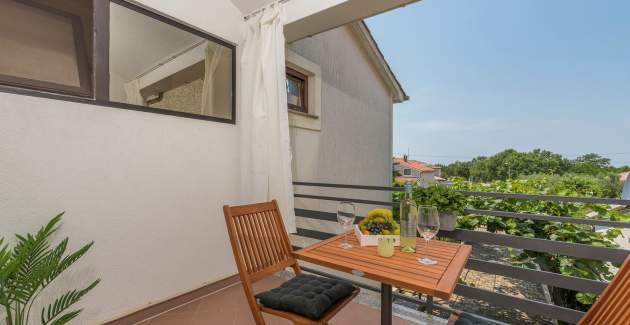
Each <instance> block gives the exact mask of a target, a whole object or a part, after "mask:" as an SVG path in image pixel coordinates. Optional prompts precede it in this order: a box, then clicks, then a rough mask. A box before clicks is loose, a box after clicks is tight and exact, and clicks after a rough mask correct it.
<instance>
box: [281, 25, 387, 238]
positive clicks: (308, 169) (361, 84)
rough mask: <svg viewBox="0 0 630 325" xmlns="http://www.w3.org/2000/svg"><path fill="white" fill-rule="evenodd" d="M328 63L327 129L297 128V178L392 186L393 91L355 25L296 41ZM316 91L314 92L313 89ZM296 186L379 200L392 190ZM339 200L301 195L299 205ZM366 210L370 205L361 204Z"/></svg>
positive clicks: (297, 48) (311, 224)
mask: <svg viewBox="0 0 630 325" xmlns="http://www.w3.org/2000/svg"><path fill="white" fill-rule="evenodd" d="M290 48H291V50H293V51H294V52H296V53H297V54H299V55H300V56H302V57H304V58H306V59H308V60H309V61H311V62H314V63H316V64H318V65H320V67H321V69H322V94H321V97H322V98H321V100H322V107H321V110H322V112H321V116H320V117H319V118H320V119H321V130H319V131H317V130H307V129H302V128H296V127H292V128H291V141H292V143H291V145H292V149H293V170H294V172H293V175H294V176H293V179H294V180H296V181H306V182H322V183H340V184H359V185H375V186H389V185H391V175H392V165H391V160H392V114H393V112H392V107H393V102H392V97H391V91H390V89H389V88H388V86H387V85H386V84H385V83H384V82H383V80H382V78H381V77H380V76H379V73H378V71H377V70H376V67H375V66H374V64H373V63H372V61H371V60H370V59H369V57H368V55H367V52H366V50H365V49H364V47H363V45H362V44H361V43H360V41H359V39H358V38H357V35H356V34H355V32H354V30H353V29H352V28H350V27H348V26H344V27H340V28H336V29H333V30H330V31H328V32H325V33H322V34H319V35H316V36H314V37H310V38H306V39H303V40H300V41H297V42H295V43H292V44H291V45H290ZM309 96H310V94H309ZM296 192H298V193H304V194H324V195H332V196H342V197H343V196H345V197H349V198H363V199H370V198H371V199H375V200H389V199H391V196H390V193H389V192H384V191H362V190H347V189H330V188H328V189H319V188H312V187H304V186H297V187H296ZM336 206H337V203H336V202H330V201H319V200H310V199H296V208H304V209H313V210H319V211H328V212H336ZM357 206H358V208H359V214H360V215H363V214H364V213H365V212H367V210H368V209H369V208H371V207H370V206H366V205H357ZM297 223H298V227H302V228H307V229H316V230H323V231H328V232H338V231H339V229H338V227H337V225H336V224H334V223H332V222H322V221H314V220H310V219H305V218H298V220H297Z"/></svg>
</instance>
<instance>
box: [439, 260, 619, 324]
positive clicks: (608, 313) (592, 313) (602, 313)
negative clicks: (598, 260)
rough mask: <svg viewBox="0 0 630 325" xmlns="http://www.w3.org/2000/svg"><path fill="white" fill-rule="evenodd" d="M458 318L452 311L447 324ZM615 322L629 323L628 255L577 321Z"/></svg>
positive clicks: (581, 322) (593, 322)
mask: <svg viewBox="0 0 630 325" xmlns="http://www.w3.org/2000/svg"><path fill="white" fill-rule="evenodd" d="M458 319H459V314H458V313H453V314H452V315H451V317H450V318H449V319H448V324H449V325H452V324H455V322H456V321H457V320H458ZM617 324H619V325H621V324H624V325H625V324H630V256H628V257H627V258H626V260H625V261H624V262H623V265H622V266H621V268H620V269H619V271H618V272H617V274H616V275H615V277H614V278H613V280H612V281H611V282H610V283H609V284H608V286H607V287H606V289H604V292H603V293H602V295H601V296H600V297H599V299H597V301H596V302H595V304H593V306H592V307H591V308H590V309H589V310H588V312H587V313H586V315H584V317H582V319H580V321H579V322H578V325H617Z"/></svg>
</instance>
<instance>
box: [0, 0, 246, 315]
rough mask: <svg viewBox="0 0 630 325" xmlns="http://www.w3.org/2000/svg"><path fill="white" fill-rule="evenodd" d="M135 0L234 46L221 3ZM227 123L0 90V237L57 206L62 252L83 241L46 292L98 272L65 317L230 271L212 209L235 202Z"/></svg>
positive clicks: (140, 300)
mask: <svg viewBox="0 0 630 325" xmlns="http://www.w3.org/2000/svg"><path fill="white" fill-rule="evenodd" d="M141 2H142V3H144V4H146V5H147V6H150V7H153V8H155V9H156V10H158V11H162V12H164V13H166V14H167V15H170V16H173V17H175V18H177V19H179V20H182V21H186V22H188V23H190V24H192V25H195V26H197V27H198V28H201V29H204V30H206V31H208V32H209V33H211V34H214V35H216V36H218V37H221V38H223V39H226V40H228V41H230V42H232V43H239V42H240V39H239V37H240V36H241V35H242V34H241V31H242V27H243V25H242V24H243V23H242V14H241V13H240V11H238V10H237V9H236V8H235V7H234V6H233V5H232V3H231V2H230V1H229V0H212V1H207V0H188V1H186V5H185V6H184V5H182V4H181V2H179V1H170V0H143V1H141ZM237 55H238V53H237ZM237 117H238V109H237ZM237 128H238V125H236V126H235V125H231V124H223V123H216V122H210V121H202V120H195V119H188V118H180V117H173V116H167V115H159V114H152V113H144V112H136V111H129V110H123V109H115V108H108V107H99V106H95V105H86V104H78V103H71V102H65V101H58V100H51V99H43V98H35V97H28V96H20V95H13V94H6V93H0V237H7V238H10V239H11V240H12V236H13V234H14V233H25V232H33V231H36V230H37V229H38V228H39V227H40V226H42V225H43V224H44V223H45V222H47V221H48V220H49V219H50V218H51V217H53V216H54V215H55V214H57V213H59V212H61V211H66V216H65V218H64V222H63V226H62V227H61V230H60V233H59V235H58V236H57V239H60V238H63V237H62V236H64V237H65V236H69V237H70V245H71V247H70V248H71V249H76V248H78V247H79V246H80V245H82V244H85V243H87V242H89V241H92V240H94V241H95V245H94V247H93V248H92V250H91V251H90V252H89V254H88V255H87V256H85V257H84V258H82V259H81V260H80V261H79V262H78V263H77V264H76V267H74V268H73V269H71V270H70V271H69V272H68V274H67V275H66V277H64V278H62V279H59V280H60V281H59V282H58V283H57V284H58V286H56V287H54V288H51V289H52V290H50V291H49V292H48V293H49V294H59V293H61V291H62V290H65V289H68V288H74V287H76V286H80V285H84V284H86V283H88V281H89V280H93V279H95V278H97V277H98V278H102V280H103V281H102V282H101V284H100V285H99V286H98V287H96V288H95V289H94V290H93V291H92V292H91V293H89V294H88V295H87V296H86V297H85V298H84V299H83V300H82V302H81V303H80V306H81V307H83V308H85V310H84V312H83V313H82V314H81V316H80V318H79V319H78V320H76V321H75V323H77V324H94V323H100V322H103V321H106V320H109V319H112V318H115V317H118V316H122V315H124V314H127V313H129V312H132V311H135V310H137V309H140V308H143V307H146V306H147V305H148V304H152V303H156V302H160V301H163V300H165V299H167V298H170V297H173V296H175V295H178V294H181V293H184V292H187V291H190V290H193V289H196V288H199V287H201V286H203V285H204V284H207V283H211V282H215V281H217V280H220V279H222V278H225V277H228V276H230V275H233V274H235V273H236V268H235V266H234V262H233V261H234V260H233V257H232V251H231V249H230V246H229V240H228V237H227V233H226V231H225V222H224V218H223V213H222V210H221V206H222V205H223V204H233V203H237V201H238V189H237V184H239V181H238V177H239V172H238V161H239V157H238V154H237V153H238V141H239V140H238V129H237ZM46 296H47V295H44V297H43V299H42V300H47V299H46ZM48 300H49V299H48ZM48 302H50V301H48ZM34 311H35V312H34V314H35V316H37V317H35V318H36V319H38V315H39V309H38V308H37V307H35V309H34ZM0 319H3V318H0Z"/></svg>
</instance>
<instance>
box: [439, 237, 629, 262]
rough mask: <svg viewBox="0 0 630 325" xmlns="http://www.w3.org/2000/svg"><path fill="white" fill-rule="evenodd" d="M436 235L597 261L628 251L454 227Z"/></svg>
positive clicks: (622, 257) (614, 259) (619, 258)
mask: <svg viewBox="0 0 630 325" xmlns="http://www.w3.org/2000/svg"><path fill="white" fill-rule="evenodd" d="M438 236H444V237H449V238H454V239H457V240H462V241H470V242H475V243H482V244H491V245H501V246H507V247H513V248H521V249H526V250H531V251H536V252H543V253H549V254H560V255H567V256H573V257H580V258H586V259H592V260H598V261H610V262H613V263H623V261H624V260H625V258H626V257H627V256H628V254H629V253H630V251H628V250H625V249H619V248H609V247H598V246H591V245H584V244H576V243H567V242H560V241H553V240H547V239H538V238H529V237H522V236H513V235H504V234H495V233H490V232H482V231H473V230H464V229H455V230H453V231H440V233H439V234H438Z"/></svg>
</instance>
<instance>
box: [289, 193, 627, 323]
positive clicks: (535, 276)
mask: <svg viewBox="0 0 630 325" xmlns="http://www.w3.org/2000/svg"><path fill="white" fill-rule="evenodd" d="M294 185H297V186H308V187H319V188H337V189H355V190H370V191H401V190H402V188H400V187H389V186H366V185H348V184H330V183H311V182H294ZM460 192H461V193H462V194H464V195H468V196H483V197H494V198H499V199H520V200H538V201H556V202H579V203H593V204H616V205H630V200H621V199H607V198H585V197H568V196H555V195H530V194H518V193H494V192H470V191H460ZM295 197H296V198H303V199H313V200H324V201H352V202H355V203H359V204H369V205H380V206H395V205H397V204H398V203H396V202H392V201H379V200H366V199H359V198H348V197H337V196H323V195H311V194H301V193H296V194H295ZM466 213H468V214H475V215H484V216H494V217H508V218H518V219H530V220H544V221H554V222H565V223H575V224H586V225H597V226H606V227H616V228H630V222H618V221H609V220H597V219H584V218H575V217H571V216H552V215H545V214H534V213H517V212H506V211H495V210H480V209H467V210H466ZM295 214H296V216H298V217H302V218H308V219H315V220H322V221H333V222H336V221H337V216H336V214H335V213H330V212H323V211H316V210H308V209H300V208H296V209H295ZM358 219H359V220H360V219H361V217H359V218H358ZM297 235H298V236H302V237H308V238H312V239H318V240H323V239H327V238H330V237H332V236H334V234H331V233H328V232H325V231H320V230H314V229H304V228H298V229H297ZM439 236H443V237H449V238H453V239H456V240H461V241H466V242H473V243H478V244H490V245H501V246H506V247H513V248H520V249H526V250H530V251H536V252H543V253H552V254H561V255H567V256H573V257H578V258H585V259H592V260H599V261H608V262H612V263H622V262H623V261H624V260H625V258H626V257H627V256H628V254H630V251H628V250H624V249H618V248H609V247H599V246H591V245H584V244H577V243H568V242H559V241H553V240H546V239H539V238H529V237H521V236H514V235H506V234H497V233H490V232H482V231H473V230H464V229H456V230H453V231H448V232H447V231H441V232H440V234H439ZM466 268H468V269H471V270H476V271H480V272H484V273H489V274H495V275H501V276H505V277H509V278H514V279H519V280H524V281H529V282H533V283H539V284H543V285H550V286H553V287H557V288H564V289H569V290H575V291H579V292H589V293H594V294H600V293H601V292H602V291H603V290H604V288H606V286H607V284H608V283H606V282H601V281H595V280H590V279H585V278H579V277H573V276H568V275H562V274H558V273H553V272H546V271H539V270H533V269H526V268H520V267H514V266H510V265H505V264H500V263H495V262H489V261H483V260H479V259H475V258H470V259H469V260H468V263H467V264H466ZM455 293H456V294H458V295H461V296H464V297H467V298H472V299H479V300H483V301H486V302H488V303H490V304H494V305H497V306H502V307H507V308H517V309H519V310H521V311H523V312H526V313H531V314H536V315H540V316H544V317H548V318H551V319H557V320H561V321H565V322H569V323H577V321H578V320H579V319H580V318H581V317H582V316H583V315H584V312H582V311H578V310H574V309H570V308H566V307H562V306H557V305H554V304H548V303H544V302H540V301H534V300H529V299H525V298H519V297H516V296H511V295H507V294H502V293H498V292H494V291H490V290H486V289H480V288H475V287H471V286H468V285H465V284H458V285H457V286H456V288H455ZM405 299H407V298H405ZM412 300H413V301H416V302H417V303H420V304H424V303H427V301H423V300H418V299H415V298H413V299H412ZM429 302H430V300H429ZM442 308H444V307H442ZM446 309H449V308H448V307H446Z"/></svg>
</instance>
